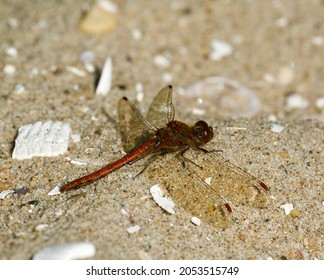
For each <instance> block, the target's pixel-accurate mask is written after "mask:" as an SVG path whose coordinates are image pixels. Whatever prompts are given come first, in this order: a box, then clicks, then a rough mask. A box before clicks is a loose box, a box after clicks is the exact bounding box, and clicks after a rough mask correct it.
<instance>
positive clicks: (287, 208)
mask: <svg viewBox="0 0 324 280" xmlns="http://www.w3.org/2000/svg"><path fill="white" fill-rule="evenodd" d="M280 208H282V209H284V211H285V214H286V215H289V214H290V212H291V210H293V209H294V205H293V204H292V203H286V204H283V205H281V206H280Z"/></svg>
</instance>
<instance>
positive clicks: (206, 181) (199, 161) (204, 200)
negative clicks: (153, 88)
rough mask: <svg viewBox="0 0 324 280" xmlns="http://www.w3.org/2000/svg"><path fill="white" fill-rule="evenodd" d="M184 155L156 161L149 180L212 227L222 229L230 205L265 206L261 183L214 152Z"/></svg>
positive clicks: (150, 170) (196, 152) (190, 152)
mask: <svg viewBox="0 0 324 280" xmlns="http://www.w3.org/2000/svg"><path fill="white" fill-rule="evenodd" d="M184 156H185V158H186V160H184V161H183V160H175V158H174V155H168V157H169V159H161V160H160V163H157V164H161V165H160V166H157V167H156V166H155V168H151V169H149V170H148V172H149V176H150V179H153V180H154V181H153V182H152V183H154V184H155V183H158V184H160V185H161V187H162V188H164V189H165V190H166V192H167V193H168V194H169V195H170V197H171V198H172V199H173V201H174V202H175V203H176V204H177V205H179V206H180V207H182V208H183V209H184V210H186V211H187V212H189V213H191V214H192V215H194V216H197V217H199V218H200V219H201V220H202V221H204V222H205V223H208V224H210V225H211V226H212V227H214V228H215V229H224V228H226V227H227V226H228V225H229V224H230V221H231V213H230V212H231V207H230V206H229V205H232V206H235V205H236V204H247V205H251V206H253V207H260V208H263V207H265V206H266V205H267V203H268V195H267V191H266V190H265V189H264V188H263V185H264V183H262V182H261V181H259V180H258V179H257V178H255V177H253V176H252V175H250V174H248V173H246V172H245V171H243V170H242V169H240V168H239V167H237V166H235V165H233V164H231V163H230V162H228V161H227V160H226V159H224V158H223V157H222V156H220V155H219V154H218V153H217V152H210V153H204V152H203V151H197V150H192V149H189V150H188V151H187V152H186V153H185V154H184ZM163 160H164V161H163ZM264 186H265V185H264ZM247 216H248V213H247Z"/></svg>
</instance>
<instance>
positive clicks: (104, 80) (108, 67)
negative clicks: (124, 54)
mask: <svg viewBox="0 0 324 280" xmlns="http://www.w3.org/2000/svg"><path fill="white" fill-rule="evenodd" d="M111 84H112V60H111V57H107V59H106V61H105V65H104V67H103V69H102V73H101V76H100V79H99V83H98V86H97V88H96V95H101V96H105V95H107V94H108V92H109V91H110V89H111Z"/></svg>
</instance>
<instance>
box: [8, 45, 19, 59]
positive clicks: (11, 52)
mask: <svg viewBox="0 0 324 280" xmlns="http://www.w3.org/2000/svg"><path fill="white" fill-rule="evenodd" d="M6 54H7V55H8V56H11V57H16V56H17V55H18V51H17V49H16V48H14V47H9V48H7V49H6Z"/></svg>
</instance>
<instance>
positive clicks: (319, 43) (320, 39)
mask: <svg viewBox="0 0 324 280" xmlns="http://www.w3.org/2000/svg"><path fill="white" fill-rule="evenodd" d="M312 43H313V44H314V45H315V46H322V45H323V43H324V38H323V37H322V36H314V37H313V38H312Z"/></svg>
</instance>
